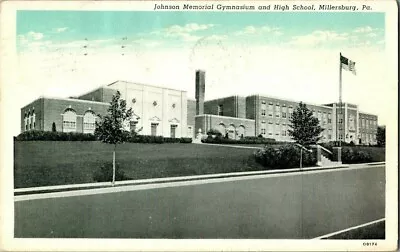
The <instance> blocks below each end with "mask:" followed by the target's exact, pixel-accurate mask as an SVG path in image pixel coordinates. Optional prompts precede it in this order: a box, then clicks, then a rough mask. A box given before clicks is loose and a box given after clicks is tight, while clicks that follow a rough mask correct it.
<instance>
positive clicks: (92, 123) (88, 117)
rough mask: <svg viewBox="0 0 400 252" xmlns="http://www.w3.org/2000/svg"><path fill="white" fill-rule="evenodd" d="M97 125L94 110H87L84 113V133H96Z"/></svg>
mask: <svg viewBox="0 0 400 252" xmlns="http://www.w3.org/2000/svg"><path fill="white" fill-rule="evenodd" d="M95 127H96V116H95V115H94V113H93V111H87V112H86V113H85V114H84V115H83V133H92V134H93V133H94V129H95Z"/></svg>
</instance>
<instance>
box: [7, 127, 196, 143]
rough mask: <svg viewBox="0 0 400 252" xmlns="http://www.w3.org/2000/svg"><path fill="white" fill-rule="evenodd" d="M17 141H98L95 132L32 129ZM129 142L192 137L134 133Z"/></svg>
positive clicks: (190, 140) (189, 140)
mask: <svg viewBox="0 0 400 252" xmlns="http://www.w3.org/2000/svg"><path fill="white" fill-rule="evenodd" d="M14 139H15V140H16V141H96V140H97V139H96V137H95V136H94V135H93V134H87V133H77V132H52V131H39V130H31V131H26V132H23V133H21V134H19V135H18V136H17V137H16V138H14ZM127 142H131V143H191V142H192V138H190V137H181V138H171V137H162V136H147V135H134V136H130V137H129V139H128V141H127Z"/></svg>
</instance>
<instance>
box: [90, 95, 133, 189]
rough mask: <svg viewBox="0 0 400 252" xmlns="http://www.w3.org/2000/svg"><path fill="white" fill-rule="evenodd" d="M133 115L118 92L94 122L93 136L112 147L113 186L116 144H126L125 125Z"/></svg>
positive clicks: (113, 182)
mask: <svg viewBox="0 0 400 252" xmlns="http://www.w3.org/2000/svg"><path fill="white" fill-rule="evenodd" d="M132 115H133V111H132V108H129V109H127V108H126V102H125V100H123V99H121V94H120V92H119V91H117V93H116V94H115V95H113V98H112V101H111V102H110V107H109V108H108V111H107V114H106V115H105V116H101V115H99V117H100V119H101V120H100V122H96V129H95V132H94V134H95V136H96V137H97V139H99V140H100V141H102V142H103V143H108V144H112V145H114V150H113V167H112V168H113V178H112V184H113V185H114V184H115V169H116V168H115V151H116V149H117V144H121V143H123V142H126V141H127V140H128V138H129V131H128V130H126V125H127V124H129V122H130V120H131V118H132Z"/></svg>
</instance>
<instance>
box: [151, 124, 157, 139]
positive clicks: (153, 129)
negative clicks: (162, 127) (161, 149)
mask: <svg viewBox="0 0 400 252" xmlns="http://www.w3.org/2000/svg"><path fill="white" fill-rule="evenodd" d="M157 127H158V123H152V124H151V135H152V136H157Z"/></svg>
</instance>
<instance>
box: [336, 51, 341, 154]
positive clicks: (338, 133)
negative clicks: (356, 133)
mask: <svg viewBox="0 0 400 252" xmlns="http://www.w3.org/2000/svg"><path fill="white" fill-rule="evenodd" d="M336 114H338V113H336ZM341 118H342V53H340V54H339V116H338V118H337V119H336V128H337V134H336V138H337V139H339V147H341V145H342V143H341V142H342V141H341V139H340V137H339V136H340V128H339V120H340V119H341Z"/></svg>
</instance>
